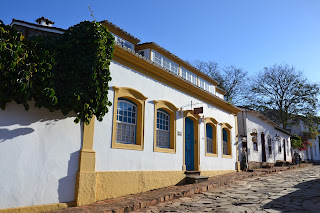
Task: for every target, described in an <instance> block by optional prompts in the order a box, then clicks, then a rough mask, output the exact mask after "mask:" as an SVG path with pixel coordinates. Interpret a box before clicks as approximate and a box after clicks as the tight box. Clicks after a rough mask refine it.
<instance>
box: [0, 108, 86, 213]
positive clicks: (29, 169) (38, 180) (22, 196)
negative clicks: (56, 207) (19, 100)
mask: <svg viewBox="0 0 320 213" xmlns="http://www.w3.org/2000/svg"><path fill="white" fill-rule="evenodd" d="M30 106H33V103H31V105H30ZM0 118H1V119H0V171H1V175H0V209H3V208H12V207H21V206H31V205H40V204H50V203H59V202H70V201H73V200H74V197H75V196H74V193H75V182H76V172H77V170H78V160H79V150H80V144H81V143H80V142H81V132H80V128H81V127H80V124H75V123H74V122H73V120H74V118H73V117H65V116H63V115H62V113H61V112H49V111H48V110H46V109H37V108H33V107H31V108H30V110H29V111H25V110H24V107H23V106H22V105H18V104H15V103H10V104H8V105H7V107H6V109H5V110H0Z"/></svg>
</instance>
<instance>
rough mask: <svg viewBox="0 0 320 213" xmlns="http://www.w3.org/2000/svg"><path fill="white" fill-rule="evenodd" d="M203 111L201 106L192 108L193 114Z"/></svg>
mask: <svg viewBox="0 0 320 213" xmlns="http://www.w3.org/2000/svg"><path fill="white" fill-rule="evenodd" d="M200 113H203V107H198V108H193V114H195V115H197V114H200Z"/></svg>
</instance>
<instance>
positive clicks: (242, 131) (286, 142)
mask: <svg viewBox="0 0 320 213" xmlns="http://www.w3.org/2000/svg"><path fill="white" fill-rule="evenodd" d="M241 109H242V111H241V112H240V113H239V114H238V128H239V131H238V134H239V152H240V154H239V156H240V160H241V156H242V150H243V148H246V150H247V154H248V162H249V165H250V162H252V163H251V164H253V162H258V163H263V162H266V163H276V162H277V161H286V162H292V151H291V143H290V133H289V132H287V131H284V130H283V129H282V128H280V127H279V126H278V125H277V124H276V123H274V122H273V121H271V120H270V119H268V118H266V117H265V116H263V115H262V114H260V113H259V112H257V111H255V110H252V109H247V108H241ZM260 165H261V164H260Z"/></svg>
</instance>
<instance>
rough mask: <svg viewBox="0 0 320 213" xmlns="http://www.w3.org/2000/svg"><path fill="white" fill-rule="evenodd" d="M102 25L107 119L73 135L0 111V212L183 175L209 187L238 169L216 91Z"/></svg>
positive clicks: (233, 116)
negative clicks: (192, 173)
mask: <svg viewBox="0 0 320 213" xmlns="http://www.w3.org/2000/svg"><path fill="white" fill-rule="evenodd" d="M24 24H25V23H24ZM103 24H105V25H106V26H107V27H108V29H109V31H110V32H112V33H113V34H114V35H115V37H116V42H117V44H115V52H114V58H113V61H112V62H111V64H110V72H111V77H112V81H111V82H109V86H110V90H109V93H108V98H109V100H111V101H112V104H113V105H112V106H111V107H110V110H109V113H108V114H107V115H106V116H105V117H104V119H103V121H102V122H99V121H97V120H95V119H93V120H92V121H91V123H90V125H83V124H81V125H79V124H74V123H73V120H74V117H73V116H72V115H69V116H62V114H61V115H60V114H59V112H55V113H51V112H49V111H48V110H46V109H35V108H31V109H30V110H29V111H24V109H23V107H22V106H20V105H17V104H14V103H11V104H9V105H8V106H7V108H6V110H4V111H0V117H1V121H0V133H1V137H0V159H1V161H0V169H1V170H2V171H6V173H5V174H4V175H1V176H0V197H1V199H0V209H6V211H11V210H12V211H15V210H16V209H12V208H14V207H18V208H20V210H19V211H27V210H28V208H29V210H30V208H31V209H32V211H33V210H39V209H44V210H45V211H47V210H54V209H58V208H63V207H66V206H68V205H84V204H89V203H92V202H95V201H97V200H103V199H106V198H114V197H119V196H123V195H127V194H133V193H139V192H144V191H148V190H152V189H157V188H161V187H166V186H171V185H175V184H180V183H182V182H183V181H184V179H185V177H186V175H185V171H188V170H196V171H200V172H201V175H204V176H209V177H210V176H214V175H218V174H224V173H229V172H235V171H236V170H237V169H238V165H239V164H238V160H237V159H238V152H237V150H238V149H237V141H238V140H237V114H238V113H239V111H240V109H238V108H237V107H235V106H232V105H230V104H228V103H227V102H225V101H224V99H223V97H224V94H225V91H223V90H222V89H220V88H219V87H218V86H217V85H218V82H216V81H215V80H213V79H211V78H209V77H208V76H206V75H205V74H203V73H201V72H200V71H199V70H197V69H196V68H194V67H192V66H191V65H190V64H188V63H186V62H184V61H183V60H181V59H179V58H178V57H177V56H174V55H173V54H171V53H169V52H168V51H166V50H165V49H163V48H161V47H159V46H158V45H156V44H154V43H145V44H138V43H139V40H138V39H136V38H134V37H133V36H131V35H130V34H128V33H126V32H125V31H123V30H122V29H120V28H118V27H116V26H114V25H113V24H111V23H110V22H107V21H105V22H103ZM142 52H143V53H142ZM197 111H198V112H197ZM2 118H4V119H2ZM26 195H28V196H26ZM62 204H64V205H62ZM30 206H31V207H30Z"/></svg>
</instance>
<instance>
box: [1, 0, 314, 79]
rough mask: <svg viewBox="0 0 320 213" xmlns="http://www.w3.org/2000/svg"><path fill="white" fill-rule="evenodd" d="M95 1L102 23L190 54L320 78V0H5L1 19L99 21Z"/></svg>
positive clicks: (71, 22)
mask: <svg viewBox="0 0 320 213" xmlns="http://www.w3.org/2000/svg"><path fill="white" fill-rule="evenodd" d="M89 5H90V7H91V9H92V11H93V14H94V18H95V19H96V20H97V21H101V20H109V21H111V22H113V23H114V24H115V25H117V26H119V27H121V28H122V29H124V30H126V31H127V32H129V33H130V34H132V35H134V36H135V37H137V38H139V39H140V40H141V42H150V41H153V42H156V43H157V44H159V45H160V46H162V47H164V48H165V49H167V50H169V51H170V52H172V53H174V54H175V55H177V56H178V57H180V58H182V59H185V60H194V59H199V60H204V61H208V60H212V61H216V62H218V63H219V64H220V65H221V66H229V65H235V66H237V67H241V68H243V69H244V70H246V71H248V73H249V74H250V75H254V74H255V73H257V72H258V71H260V70H261V69H263V67H266V66H271V65H273V64H275V63H278V64H279V63H287V64H289V65H294V66H295V67H296V68H297V69H299V70H302V71H303V72H304V74H305V76H306V77H307V78H308V79H309V80H311V81H312V82H315V83H319V82H320V74H319V72H320V1H319V0H299V1H298V0H281V1H279V0H268V1H267V0H251V1H249V0H204V1H201V0H198V1H194V0H193V1H189V0H184V1H180V0H176V1H172V0H171V1H167V0H161V1H150V0H148V1H132V0H126V1H125V0H113V1H109V0H104V1H102V0H98V1H93V0H86V1H85V0H78V1H67V0H65V1H61V0H56V1H38V0H33V1H21V0H16V1H9V0H3V1H2V3H1V7H0V19H1V20H3V21H4V23H5V24H10V23H11V20H12V18H15V19H20V20H24V21H28V22H32V23H35V22H34V20H35V19H37V18H39V17H41V16H44V17H46V18H48V19H50V20H52V21H54V22H55V25H54V26H55V27H60V28H65V29H66V28H68V27H69V26H72V25H74V24H77V23H79V22H81V21H83V20H93V19H92V17H91V16H90V14H91V13H90V11H89V9H88V6H89Z"/></svg>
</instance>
